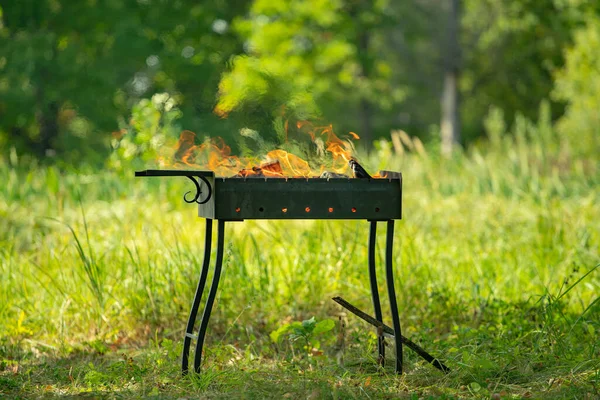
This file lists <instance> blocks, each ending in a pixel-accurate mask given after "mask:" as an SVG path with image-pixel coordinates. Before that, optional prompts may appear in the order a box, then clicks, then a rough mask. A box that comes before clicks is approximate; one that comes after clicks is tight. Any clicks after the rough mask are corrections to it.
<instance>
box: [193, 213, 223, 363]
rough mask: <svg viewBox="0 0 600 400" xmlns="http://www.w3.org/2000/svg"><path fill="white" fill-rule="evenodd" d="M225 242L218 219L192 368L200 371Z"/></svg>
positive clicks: (221, 225) (221, 221)
mask: <svg viewBox="0 0 600 400" xmlns="http://www.w3.org/2000/svg"><path fill="white" fill-rule="evenodd" d="M224 242H225V221H223V220H219V223H218V233H217V260H216V264H215V273H214V275H213V280H212V284H211V286H210V291H209V292H208V299H206V307H204V312H203V313H202V321H200V331H199V332H198V340H197V342H196V353H195V354H194V370H195V371H196V373H200V364H201V363H202V347H204V337H205V335H206V328H208V320H209V319H210V313H211V311H212V307H213V303H214V302H215V297H216V296H217V289H218V288H219V279H220V278H221V267H222V266H223V245H224Z"/></svg>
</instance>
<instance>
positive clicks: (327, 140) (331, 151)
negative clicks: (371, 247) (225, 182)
mask: <svg viewBox="0 0 600 400" xmlns="http://www.w3.org/2000/svg"><path fill="white" fill-rule="evenodd" d="M293 126H294V125H292V124H288V121H286V122H285V124H284V129H285V133H286V140H287V137H288V129H291V130H293ZM295 127H296V129H297V132H299V133H300V134H301V135H305V134H306V135H308V137H309V138H310V140H311V142H312V143H314V144H315V145H316V146H317V151H319V149H320V153H322V154H320V155H321V156H323V155H328V157H327V160H326V161H325V162H321V165H311V163H310V162H309V161H307V160H305V159H303V158H301V157H299V156H297V155H295V154H292V153H290V152H287V151H285V150H283V149H274V150H271V151H269V152H267V153H266V154H265V155H264V157H263V158H262V159H259V158H255V157H238V156H235V155H232V154H231V147H229V146H228V145H227V144H226V143H225V141H224V140H223V139H222V138H212V139H210V140H207V141H205V142H204V143H202V144H196V143H195V140H196V134H195V133H194V132H191V131H188V130H185V131H183V132H181V136H180V137H179V141H178V142H177V148H176V150H175V154H174V155H173V161H174V164H175V166H189V167H193V168H202V169H209V170H211V171H214V173H215V175H217V176H223V177H231V176H240V177H248V176H263V177H279V178H281V177H305V178H310V177H319V176H321V174H322V173H324V172H325V171H328V172H332V173H335V174H339V175H347V176H350V175H351V174H352V172H351V171H350V170H349V167H348V161H349V160H350V159H352V157H353V153H354V145H353V143H352V140H358V139H359V136H358V135H357V134H356V133H354V132H349V133H348V139H344V140H343V139H340V137H338V136H337V135H336V134H335V133H334V131H333V126H332V125H324V126H315V125H314V124H313V123H311V122H309V121H298V122H296V123H295ZM321 158H323V157H321ZM159 162H160V164H161V166H164V165H166V164H167V162H166V158H165V157H161V158H160V160H159Z"/></svg>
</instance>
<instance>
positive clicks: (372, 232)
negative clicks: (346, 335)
mask: <svg viewBox="0 0 600 400" xmlns="http://www.w3.org/2000/svg"><path fill="white" fill-rule="evenodd" d="M376 238H377V221H371V227H370V229H369V279H370V281H371V296H372V297H373V308H374V309H375V318H377V321H379V322H381V323H383V315H382V314H381V302H380V301H379V290H378V288H377V271H376V269H375V244H376ZM377 362H378V363H379V365H381V366H382V367H383V366H384V365H385V343H384V338H383V332H382V331H381V330H380V329H378V330H377Z"/></svg>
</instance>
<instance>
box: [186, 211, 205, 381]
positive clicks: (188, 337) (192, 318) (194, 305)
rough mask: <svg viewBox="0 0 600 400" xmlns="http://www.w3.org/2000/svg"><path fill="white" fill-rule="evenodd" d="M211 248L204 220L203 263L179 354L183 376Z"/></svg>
mask: <svg viewBox="0 0 600 400" xmlns="http://www.w3.org/2000/svg"><path fill="white" fill-rule="evenodd" d="M211 246H212V219H208V218H207V219H206V230H205V232H204V261H203V262H202V270H201V272H200V279H199V280H198V286H197V287H196V294H195V295H194V302H193V303H192V309H191V311H190V317H189V318H188V323H187V327H186V329H185V337H184V339H183V352H182V354H181V372H182V373H183V374H184V375H185V374H187V371H188V364H189V356H190V345H191V344H192V338H194V339H195V336H194V324H195V323H196V317H197V316H198V308H199V307H200V301H201V300H202V294H203V293H204V287H205V286H206V277H207V275H208V267H209V265H210V251H211Z"/></svg>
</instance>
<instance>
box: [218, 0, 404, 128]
mask: <svg viewBox="0 0 600 400" xmlns="http://www.w3.org/2000/svg"><path fill="white" fill-rule="evenodd" d="M390 12H391V5H390V4H389V3H388V2H387V1H378V2H374V3H360V2H348V1H333V2H326V1H318V0H315V1H309V2H307V1H291V2H275V3H274V2H270V1H260V0H258V1H255V2H254V3H253V5H252V7H251V10H250V14H249V16H248V17H247V18H244V19H238V20H237V21H236V23H235V25H234V27H235V29H236V30H237V32H238V33H239V34H240V35H241V36H242V37H243V38H244V40H245V48H246V53H247V54H245V55H240V56H238V57H236V58H234V59H233V62H232V69H231V71H229V72H227V73H225V74H224V75H223V78H222V80H221V83H220V85H219V103H218V105H217V111H218V113H220V114H223V115H227V114H229V113H231V112H232V111H239V110H241V111H242V112H241V115H242V117H243V118H245V120H246V121H248V122H249V123H252V122H253V119H252V118H253V117H255V116H259V117H260V116H261V115H267V116H269V115H271V118H272V116H274V115H276V113H280V112H281V109H282V107H284V109H285V111H286V112H287V113H289V114H290V115H292V116H294V117H295V118H299V119H307V118H315V117H318V116H322V115H325V116H326V118H327V120H328V121H332V122H335V123H336V125H341V127H342V128H341V129H347V130H357V128H356V127H357V126H360V124H361V121H360V119H356V118H353V117H352V116H351V114H352V112H354V110H360V108H361V107H364V102H366V103H368V104H369V105H370V106H371V107H373V108H374V110H382V112H377V111H374V112H373V116H377V117H378V118H387V115H386V113H389V112H391V111H392V109H393V107H394V106H396V105H398V104H399V103H400V102H401V101H403V100H404V98H405V97H406V94H405V90H404V89H403V87H402V86H401V85H390V84H389V83H390V80H391V79H392V75H393V72H394V68H393V61H395V60H394V59H393V58H391V57H390V53H387V52H385V51H384V50H383V40H384V37H385V34H386V29H389V28H390V26H391V24H390V19H389V18H388V17H387V15H388V14H389V13H390ZM341 110H352V112H350V113H348V112H346V113H344V115H343V116H342V115H340V111H341ZM238 115H239V114H238ZM373 123H376V122H375V120H373ZM377 123H378V124H381V123H380V122H377ZM384 124H385V122H384ZM267 125H268V123H265V122H263V123H262V126H258V127H259V128H269V127H268V126H267ZM254 127H256V126H254ZM365 134H367V133H366V132H365ZM369 139H370V138H369Z"/></svg>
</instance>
